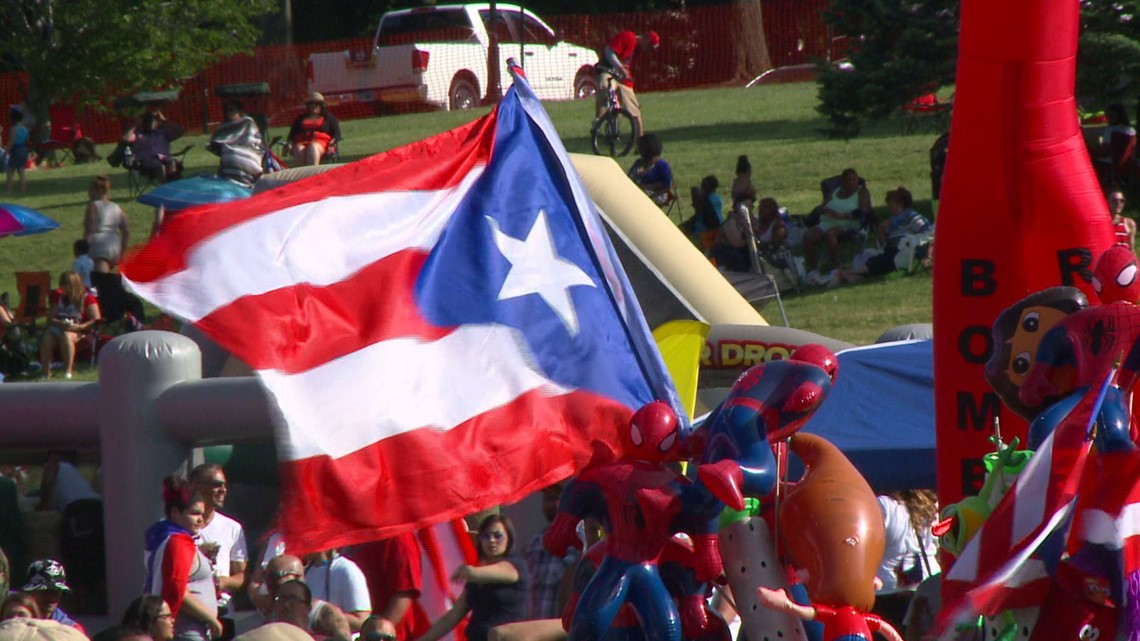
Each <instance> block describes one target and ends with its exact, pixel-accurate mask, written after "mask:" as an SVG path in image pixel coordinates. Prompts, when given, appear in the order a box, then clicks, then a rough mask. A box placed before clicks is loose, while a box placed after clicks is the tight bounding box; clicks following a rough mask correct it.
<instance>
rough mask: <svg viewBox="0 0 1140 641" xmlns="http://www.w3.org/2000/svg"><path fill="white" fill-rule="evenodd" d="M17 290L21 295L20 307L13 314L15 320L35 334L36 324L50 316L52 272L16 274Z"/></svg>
mask: <svg viewBox="0 0 1140 641" xmlns="http://www.w3.org/2000/svg"><path fill="white" fill-rule="evenodd" d="M16 289H17V291H19V293H20V305H19V306H18V307H17V308H16V311H15V312H14V313H13V314H12V316H13V320H15V323H16V325H18V326H20V327H25V328H27V329H28V330H29V331H30V332H31V333H32V334H35V332H36V322H37V321H38V320H39V319H41V318H44V319H46V318H47V315H48V294H49V293H51V289H52V288H51V272H46V271H43V272H16Z"/></svg>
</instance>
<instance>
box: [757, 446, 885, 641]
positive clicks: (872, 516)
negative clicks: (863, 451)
mask: <svg viewBox="0 0 1140 641" xmlns="http://www.w3.org/2000/svg"><path fill="white" fill-rule="evenodd" d="M789 448H790V449H791V451H792V452H793V453H795V454H796V455H797V456H799V457H800V459H801V460H803V462H804V465H805V467H806V468H807V472H806V473H805V474H804V478H803V480H801V481H800V482H799V483H796V484H795V485H793V486H792V487H791V489H789V490H788V495H787V498H786V499H785V500H784V502H783V504H782V505H781V506H780V511H779V513H778V514H777V515H776V518H777V520H778V523H779V526H780V531H781V532H783V533H786V535H785V538H784V539H783V544H784V547H785V549H786V550H787V553H788V556H789V560H790V561H791V562H792V564H793V565H795V566H796V567H797V568H802V569H803V570H805V571H806V573H807V577H806V580H805V581H804V584H805V586H806V587H807V591H808V596H809V597H810V598H811V601H812V603H813V604H814V605H812V606H801V605H798V604H795V603H792V602H791V600H790V599H788V597H787V594H786V593H784V592H783V591H782V590H778V591H774V590H769V589H767V588H760V589H759V590H758V591H757V598H758V599H759V601H760V602H761V603H762V604H764V605H765V606H767V607H770V608H773V609H776V610H781V611H784V612H788V613H789V614H794V615H796V616H800V617H801V618H805V619H816V620H819V621H821V622H822V623H823V625H824V632H823V638H824V641H831V640H833V639H860V638H862V639H866V640H867V641H870V640H871V638H872V636H871V635H872V633H873V632H876V631H877V632H879V633H880V634H882V635H883V636H884V637H886V638H887V639H890V640H894V639H901V637H900V636H899V634H898V632H897V631H896V630H894V629H893V628H892V627H891V626H890V624H889V623H886V622H884V621H883V620H882V619H880V618H879V617H877V616H875V615H873V614H868V611H869V610H870V609H871V607H872V606H873V605H874V604H875V584H874V581H875V573H876V571H877V570H878V569H879V564H880V562H881V561H882V558H883V549H884V547H885V545H886V544H885V534H884V527H883V515H882V512H881V511H880V508H879V503H878V501H877V500H876V499H875V493H874V492H873V491H872V490H871V487H870V486H869V485H867V481H866V480H864V479H863V476H862V475H861V474H859V472H858V470H856V469H855V466H853V465H852V464H851V462H850V461H849V460H847V457H846V456H844V455H843V454H842V453H841V452H840V451H839V449H838V448H836V447H835V446H834V445H832V444H831V443H830V442H828V441H827V440H826V439H824V438H822V437H820V436H816V435H814V434H802V433H797V434H795V435H794V436H792V439H791V443H790V445H789Z"/></svg>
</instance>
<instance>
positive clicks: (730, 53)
mask: <svg viewBox="0 0 1140 641" xmlns="http://www.w3.org/2000/svg"><path fill="white" fill-rule="evenodd" d="M743 6H747V5H739V4H731V5H721V6H712V7H695V8H691V9H685V10H668V11H652V12H639V13H623V14H606V15H601V16H582V15H560V16H541V17H542V18H543V19H544V20H545V21H546V22H547V23H548V24H549V25H550V26H551V27H552V28H553V29H554V30H555V32H556V33H557V34H558V36H559V37H561V38H563V39H565V40H566V41H567V42H570V43H573V44H577V45H581V46H583V47H588V48H590V49H593V50H595V51H600V50H601V48H602V46H603V45H604V44H605V43H606V42H607V41H608V40H609V39H610V38H611V37H613V35H614V34H615V33H616V32H617V31H618V30H619V29H630V30H634V31H638V32H644V31H648V30H654V31H657V32H658V33H659V34H660V35H661V39H662V43H661V47H660V48H659V49H658V50H657V51H655V52H653V53H651V54H648V55H645V56H642V57H641V59H640V60H638V61H637V65H636V67H635V73H636V76H637V83H638V84H637V86H638V90H639V92H643V93H644V92H652V91H663V90H675V89H686V88H694V87H705V86H714V85H726V84H735V85H738V86H743V85H744V84H745V83H746V82H747V81H749V80H751V79H752V78H751V77H745V76H747V75H750V74H751V73H752V72H753V71H756V70H755V69H746V68H744V67H743V66H742V65H740V64H739V63H738V59H739V57H740V50H741V49H742V47H746V46H747V45H741V44H740V43H738V42H736V40H738V39H739V36H738V35H737V34H736V30H737V27H736V26H737V25H739V24H740V23H741V20H742V15H741V13H740V12H741V11H742V10H743V9H741V7H743ZM761 6H762V15H763V21H764V33H765V39H766V41H767V53H768V57H769V59H770V61H771V64H772V66H773V67H775V68H783V67H795V66H797V65H798V66H804V65H808V64H811V63H814V62H817V61H821V60H836V59H838V58H840V57H841V56H842V55H843V53H844V51H843V44H844V39H843V38H842V37H836V36H835V35H834V34H833V33H832V32H831V30H830V28H829V27H828V26H827V25H826V23H825V22H824V21H823V18H822V15H821V14H822V13H823V12H824V11H825V10H826V9H827V7H828V2H827V0H762V2H761ZM371 51H372V41H371V39H352V40H337V41H330V42H316V43H306V44H299V45H276V46H264V47H257V48H256V49H255V50H254V51H253V53H252V54H244V55H236V56H232V57H230V58H227V59H225V60H223V61H221V62H219V63H217V64H215V65H213V66H211V67H209V68H208V69H206V70H205V71H203V72H202V73H200V74H198V75H197V76H195V77H194V78H192V79H190V80H189V81H187V82H186V83H185V84H183V85H182V86H181V87H179V90H180V91H179V97H178V98H177V99H176V100H174V101H173V102H171V103H169V104H167V105H166V106H164V107H163V112H164V113H165V114H166V116H167V118H169V119H170V120H172V121H174V122H177V123H178V124H180V125H182V126H183V127H185V128H186V129H187V130H188V131H196V130H197V131H201V130H203V129H208V128H209V127H211V126H213V125H214V124H216V123H218V122H219V121H220V120H221V118H222V102H223V101H222V99H221V98H219V97H217V96H216V95H214V90H215V88H216V87H218V86H221V85H229V84H240V83H260V82H265V83H268V84H269V89H270V92H269V94H268V95H266V96H257V97H251V98H247V99H243V102H244V103H245V106H246V111H248V112H250V113H260V114H265V115H266V116H267V117H268V120H269V124H270V126H273V127H286V126H288V125H289V124H290V123H291V122H292V120H293V118H295V117H296V116H297V115H298V114H299V113H301V111H302V109H303V107H302V105H303V103H304V100H305V96H306V95H307V92H308V91H309V80H310V77H311V74H312V73H313V70H312V67H311V66H310V65H309V64H308V59H309V56H310V55H311V54H314V53H331V52H345V54H344V58H345V65H346V66H352V65H354V64H356V65H361V64H364V63H366V62H367V61H368V59H369V58H370V57H371ZM504 57H505V56H504ZM353 61H356V62H355V63H354V62H353ZM504 62H505V61H504ZM409 64H412V63H411V61H409ZM524 64H525V62H524ZM759 71H765V69H760V70H759ZM759 71H757V73H758V72H759ZM26 85H27V79H26V77H25V76H24V74H22V73H3V74H0V105H17V104H20V103H22V102H23V100H24V94H25V91H26ZM116 97H117V96H108V97H107V104H106V105H105V106H104V107H103V108H102V109H96V108H92V107H87V108H81V109H80V110H79V113H78V116H77V121H78V124H79V127H80V128H81V130H82V131H83V133H84V135H86V136H88V137H90V138H92V139H93V140H94V141H95V142H97V143H107V142H113V141H115V140H117V139H118V138H119V136H120V135H121V133H122V131H123V128H124V126H129V124H130V123H131V118H132V117H133V115H134V113H117V112H115V111H114V109H112V107H111V105H112V104H113V102H114V99H115V98H116ZM346 97H349V96H337V97H329V98H330V100H329V103H330V108H331V110H332V112H333V113H334V114H336V115H337V117H338V118H340V119H353V118H366V117H372V116H376V115H379V114H381V113H388V112H391V111H401V110H403V111H406V110H409V109H413V108H422V106H420V107H417V106H414V105H402V106H396V107H391V106H386V107H385V108H384V109H381V107H380V106H379V105H378V103H376V102H375V101H374V100H370V99H369V98H370V97H371V96H370V95H369V94H368V93H367V92H358V93H356V94H355V95H353V96H351V98H353V99H352V100H351V101H347V100H343V99H342V100H338V99H337V98H346Z"/></svg>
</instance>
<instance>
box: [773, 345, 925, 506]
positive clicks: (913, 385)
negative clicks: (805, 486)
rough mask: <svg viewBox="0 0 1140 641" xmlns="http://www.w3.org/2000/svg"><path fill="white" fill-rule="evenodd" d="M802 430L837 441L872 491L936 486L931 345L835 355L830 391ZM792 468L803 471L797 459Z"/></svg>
mask: <svg viewBox="0 0 1140 641" xmlns="http://www.w3.org/2000/svg"><path fill="white" fill-rule="evenodd" d="M803 431H804V432H809V433H812V434H818V435H820V436H823V437H824V438H826V439H828V440H829V441H831V442H832V443H834V444H835V445H836V447H838V448H839V449H840V450H841V451H842V452H843V453H844V454H846V455H847V458H849V459H851V462H852V463H854V464H855V467H857V468H858V469H859V471H860V472H862V473H863V476H864V477H865V478H866V479H867V482H868V483H870V484H871V487H873V488H874V489H875V490H876V491H877V492H886V491H889V490H900V489H908V488H934V486H935V466H934V348H933V343H932V341H929V340H923V341H904V342H898V343H884V344H880V345H870V346H867V347H856V348H854V349H848V350H844V351H842V352H840V353H839V377H838V378H837V379H836V384H835V387H833V388H832V390H831V393H830V394H829V395H828V397H827V400H826V401H825V402H824V403H823V407H821V408H819V411H817V412H816V413H815V416H813V417H812V418H811V420H810V421H808V423H807V425H805V426H804V427H803ZM790 468H791V470H790V471H791V476H792V478H797V477H798V476H799V475H800V474H801V472H802V466H799V461H797V460H795V459H794V458H793V460H792V461H791V466H790Z"/></svg>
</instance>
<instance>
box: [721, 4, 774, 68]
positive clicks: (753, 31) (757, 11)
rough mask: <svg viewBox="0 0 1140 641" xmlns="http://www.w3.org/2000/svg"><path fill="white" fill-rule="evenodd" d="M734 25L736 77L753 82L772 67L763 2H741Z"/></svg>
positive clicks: (735, 9) (735, 12)
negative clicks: (765, 31) (765, 30)
mask: <svg viewBox="0 0 1140 641" xmlns="http://www.w3.org/2000/svg"><path fill="white" fill-rule="evenodd" d="M733 10H734V14H735V15H734V16H733V18H734V19H733V20H732V22H731V23H730V25H729V26H730V27H731V30H732V38H731V42H732V44H733V55H732V78H733V79H734V80H742V81H748V80H752V79H753V78H755V77H756V76H759V75H760V74H761V73H763V72H765V71H767V70H769V69H771V68H772V58H771V57H770V56H769V55H768V41H767V39H766V38H765V37H764V13H763V11H762V10H761V7H760V0H738V1H737V2H736V6H734V7H733Z"/></svg>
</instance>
